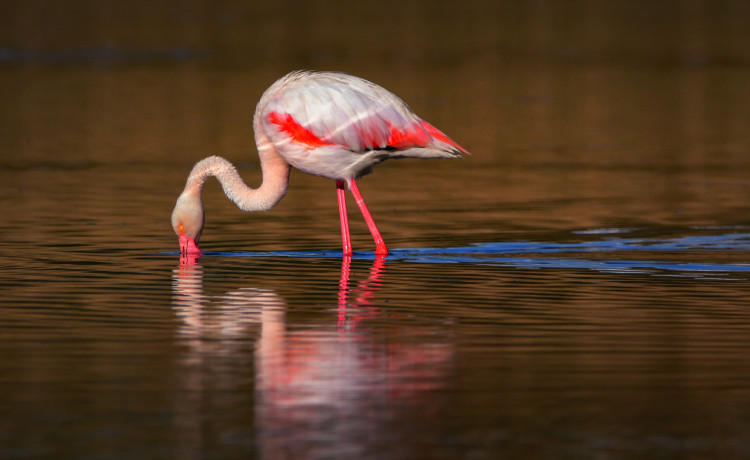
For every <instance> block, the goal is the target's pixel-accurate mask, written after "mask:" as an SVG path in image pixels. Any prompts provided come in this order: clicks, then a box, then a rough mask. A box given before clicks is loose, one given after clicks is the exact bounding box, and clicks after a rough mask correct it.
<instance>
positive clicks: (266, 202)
mask: <svg viewBox="0 0 750 460" xmlns="http://www.w3.org/2000/svg"><path fill="white" fill-rule="evenodd" d="M258 154H259V157H260V166H261V170H262V171H263V183H262V184H261V185H260V187H258V188H257V189H254V188H251V187H248V186H247V185H246V184H245V182H244V181H243V180H242V178H241V177H240V175H239V173H238V172H237V169H236V168H235V167H234V165H233V164H232V163H230V162H229V161H228V160H226V159H224V158H222V157H219V156H211V157H208V158H204V159H202V160H201V161H199V162H198V163H196V164H195V166H193V170H192V171H191V172H190V175H189V176H188V179H187V183H186V184H185V191H184V192H183V193H188V194H197V196H198V197H200V194H201V190H202V188H203V183H204V182H205V181H206V179H208V178H209V177H211V176H214V177H216V179H218V180H219V182H220V183H221V187H222V188H223V189H224V193H225V194H226V195H227V198H229V199H230V200H232V202H233V203H234V204H236V205H237V207H239V208H240V209H241V210H243V211H247V212H251V211H268V210H270V209H271V208H273V207H274V206H276V204H277V203H278V202H279V201H281V199H282V198H283V197H284V195H285V194H286V190H287V187H288V185H289V169H290V168H289V164H288V163H287V162H286V161H284V159H283V158H281V156H279V154H278V153H276V151H275V150H274V149H273V147H272V146H271V144H270V143H266V144H264V145H260V143H259V145H258Z"/></svg>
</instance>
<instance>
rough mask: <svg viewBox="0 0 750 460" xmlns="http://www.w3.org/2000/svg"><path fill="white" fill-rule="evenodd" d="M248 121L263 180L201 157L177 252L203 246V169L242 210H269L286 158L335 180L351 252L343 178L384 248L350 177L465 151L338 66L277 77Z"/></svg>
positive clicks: (186, 195) (280, 188)
mask: <svg viewBox="0 0 750 460" xmlns="http://www.w3.org/2000/svg"><path fill="white" fill-rule="evenodd" d="M253 128H254V129H255V141H256V143H257V145H258V156H259V157H260V165H261V169H262V170H263V183H262V184H261V186H260V187H259V188H257V189H252V188H250V187H248V186H247V185H245V183H244V182H243V181H242V178H241V177H240V176H239V174H238V173H237V170H236V169H235V168H234V166H233V165H232V164H231V163H229V162H228V161H227V160H225V159H224V158H221V157H217V156H212V157H208V158H205V159H203V160H201V161H199V162H198V163H197V164H196V165H195V166H194V167H193V170H192V171H191V172H190V176H188V179H187V183H186V185H185V190H184V191H183V192H182V194H181V195H180V197H179V198H178V199H177V204H176V205H175V208H174V211H173V212H172V227H173V228H174V231H175V233H176V234H177V235H178V236H179V240H180V251H181V253H182V254H183V255H186V256H192V257H195V256H199V255H200V254H201V251H200V249H199V248H198V244H197V243H198V240H199V239H200V236H201V232H202V230H203V205H202V204H201V188H202V187H203V183H204V182H205V180H206V179H207V178H208V177H209V176H215V177H216V178H217V179H218V180H219V182H221V185H222V187H223V188H224V192H225V193H226V195H227V197H229V199H230V200H232V201H233V202H234V203H235V204H236V205H237V206H238V207H239V208H240V209H242V210H243V211H268V210H270V209H271V208H273V207H274V206H276V204H277V203H278V202H279V201H280V200H281V198H282V197H283V196H284V194H285V193H286V190H287V186H288V180H289V170H290V165H291V166H294V167H295V168H297V169H299V170H301V171H304V172H306V173H309V174H314V175H318V176H324V177H328V178H331V179H334V180H335V181H336V190H337V196H338V201H339V217H340V219H341V236H342V239H343V248H344V255H351V253H352V245H351V238H350V236H349V224H348V219H347V214H346V204H345V190H344V184H345V183H346V184H347V185H348V186H349V189H350V190H351V191H352V194H353V195H354V198H355V200H356V202H357V205H359V208H360V210H361V211H362V215H363V216H364V218H365V221H366V222H367V226H368V227H369V229H370V233H372V237H373V239H374V240H375V246H376V249H375V252H376V254H382V255H385V254H388V249H387V248H386V246H385V242H384V241H383V238H382V237H381V236H380V232H379V231H378V228H377V226H376V225H375V221H374V220H373V218H372V215H371V214H370V211H369V210H368V209H367V206H366V205H365V202H364V200H363V199H362V195H361V194H360V192H359V189H358V188H357V184H356V182H355V179H356V178H358V177H361V176H363V175H365V174H368V173H369V172H371V170H372V167H373V166H374V165H376V164H378V163H381V162H383V161H385V160H387V159H389V158H406V157H412V158H459V157H460V156H461V154H464V153H468V152H467V151H466V150H465V149H464V148H463V147H461V146H460V145H458V144H457V143H456V142H454V141H453V140H451V139H450V138H449V137H448V136H446V135H445V134H443V133H442V132H441V131H439V130H438V129H437V128H435V127H434V126H432V125H431V124H429V123H427V122H426V121H424V120H422V119H420V118H419V117H418V116H417V115H416V114H415V113H414V112H412V111H411V109H409V107H408V106H407V105H406V104H405V103H404V102H403V101H402V100H401V99H399V98H398V97H396V96H395V95H394V94H392V93H390V92H389V91H387V90H386V89H384V88H381V87H380V86H378V85H375V84H374V83H371V82H369V81H367V80H363V79H361V78H358V77H354V76H351V75H347V74H344V73H337V72H310V71H298V72H292V73H290V74H288V75H287V76H285V77H283V78H281V79H280V80H278V81H277V82H276V83H274V84H273V85H271V87H270V88H268V90H266V92H265V93H264V94H263V96H262V97H261V99H260V102H259V103H258V106H257V108H256V110H255V117H254V119H253Z"/></svg>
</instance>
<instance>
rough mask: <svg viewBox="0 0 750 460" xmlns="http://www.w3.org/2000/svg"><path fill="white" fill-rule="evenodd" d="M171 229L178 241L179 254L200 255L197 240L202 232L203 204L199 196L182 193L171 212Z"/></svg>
mask: <svg viewBox="0 0 750 460" xmlns="http://www.w3.org/2000/svg"><path fill="white" fill-rule="evenodd" d="M172 229H173V230H174V232H175V234H176V235H177V237H178V238H179V240H180V253H181V254H182V255H184V256H199V255H201V254H202V252H201V250H200V248H199V247H198V240H200V238H201V233H202V232H203V203H201V199H200V195H198V194H194V193H188V192H183V193H182V195H180V197H179V198H177V203H176V204H175V206H174V210H173V211H172Z"/></svg>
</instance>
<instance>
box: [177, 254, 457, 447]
mask: <svg viewBox="0 0 750 460" xmlns="http://www.w3.org/2000/svg"><path fill="white" fill-rule="evenodd" d="M350 271H351V259H350V258H349V257H345V258H344V263H342V267H341V278H340V283H339V286H338V289H339V292H338V300H339V314H340V319H342V317H341V315H343V322H339V324H338V325H337V326H336V325H334V324H332V323H322V324H315V327H312V328H311V327H310V325H309V324H308V325H307V326H306V327H304V328H299V327H287V319H286V314H285V313H286V303H285V302H284V300H283V299H282V298H281V297H280V296H278V295H277V294H276V293H275V292H274V291H273V290H270V289H262V288H251V287H247V288H241V289H235V290H232V291H230V292H229V293H227V294H224V295H219V296H213V295H207V294H205V293H204V288H203V269H202V267H201V266H200V265H192V264H182V265H180V266H179V268H178V269H176V270H175V271H174V274H173V283H172V287H173V294H174V297H173V307H174V309H175V312H176V314H177V316H178V317H179V318H180V319H181V326H180V329H179V335H180V336H181V337H182V338H183V339H187V340H188V343H189V345H190V346H189V347H186V350H185V351H186V355H185V359H184V363H185V368H186V369H188V370H189V372H187V373H186V374H185V375H181V376H180V381H181V382H184V385H185V386H186V389H188V390H190V391H179V392H175V396H174V397H175V398H176V406H177V408H178V409H177V412H178V415H179V417H178V418H177V420H179V422H178V423H176V426H179V427H180V429H181V430H182V432H181V433H180V434H181V435H182V436H181V437H182V438H184V439H185V442H184V443H181V445H180V449H181V450H180V454H183V455H181V458H191V454H192V453H194V452H199V451H200V450H199V449H200V447H201V444H202V443H203V442H204V441H203V438H202V437H203V436H204V430H203V424H204V423H205V421H204V417H205V412H206V410H207V407H208V408H210V409H215V411H216V413H219V414H221V413H227V412H229V413H236V412H237V411H240V410H241V408H238V407H236V406H232V408H231V410H229V409H228V408H227V404H228V403H229V402H231V404H235V403H236V402H237V401H238V400H242V401H245V400H252V404H253V409H252V410H253V412H254V414H255V422H254V429H255V433H256V436H257V446H258V449H259V451H260V454H261V455H260V456H261V457H262V458H294V459H312V458H329V457H334V458H352V457H357V458H361V457H366V456H367V455H366V454H367V453H369V452H379V453H383V455H382V456H383V457H387V458H407V457H412V456H413V455H410V454H412V453H413V452H410V449H411V446H413V442H414V436H415V435H419V434H425V432H424V431H421V430H416V431H413V430H412V431H410V429H409V428H408V427H407V428H406V429H404V427H402V426H399V428H398V430H395V429H394V427H395V424H394V423H393V420H396V419H398V420H403V419H404V418H408V419H409V420H411V421H412V423H409V424H408V426H410V427H420V426H424V424H425V423H427V422H428V421H429V420H430V419H431V418H432V417H433V416H434V413H435V411H436V410H437V409H439V407H440V404H441V403H440V398H439V397H436V396H435V395H436V393H433V392H432V390H436V389H440V388H441V386H442V385H443V383H444V382H445V381H446V380H447V376H448V375H449V373H450V372H451V369H452V363H453V358H454V350H453V344H452V343H450V342H446V341H443V340H437V341H436V340H434V338H435V337H438V336H440V335H441V334H435V331H434V327H427V328H425V327H424V326H423V327H418V328H415V327H413V326H400V327H399V328H398V329H392V328H388V329H387V330H380V331H379V333H378V334H377V336H376V335H375V334H373V333H372V332H371V331H370V330H369V329H368V328H364V327H361V326H362V325H363V323H362V321H361V320H362V319H363V317H357V316H353V317H352V315H346V311H345V309H346V308H351V309H352V310H353V311H355V312H357V311H359V310H362V309H364V310H365V311H366V312H367V310H368V309H371V308H372V296H373V295H374V294H375V291H377V289H378V288H379V287H380V285H381V278H382V276H383V274H384V271H385V258H384V257H377V258H376V259H375V261H374V262H373V265H372V267H371V268H370V271H369V275H368V276H367V279H366V280H362V281H361V282H358V283H357V284H356V285H354V284H353V283H352V282H351V281H350V280H351V278H350ZM350 294H352V295H351V298H350ZM331 297H334V295H333V293H331ZM367 313H368V315H369V313H373V314H374V310H371V311H369V312H367ZM347 316H349V317H348V318H347ZM420 332H422V333H424V332H427V334H426V335H425V336H424V337H430V338H429V339H420V338H419V337H420V334H419V333H420ZM415 333H416V334H415ZM407 335H408V336H409V339H408V340H404V337H405V336H407ZM243 338H255V340H254V341H250V342H248V341H247V340H243ZM248 345H250V346H254V353H248V351H249V350H248V349H247V346H248ZM250 365H251V366H252V367H254V373H253V375H251V376H250V378H252V384H253V388H254V391H255V395H254V397H252V398H248V397H246V392H247V389H248V380H247V379H248V376H247V375H246V374H245V369H246V367H247V366H250ZM219 385H220V388H221V391H220V392H218V393H220V397H218V396H216V394H215V393H216V392H215V391H214V390H215V388H216V387H218V386H219ZM228 392H233V393H235V394H237V395H242V397H239V398H238V397H229V398H227V397H226V394H227V393H228ZM212 413H213V412H212ZM428 436H430V438H432V436H434V433H433V432H428ZM402 439H403V440H407V439H408V440H409V442H398V441H399V440H402ZM394 440H396V442H394ZM390 454H393V455H390ZM379 456H380V455H379Z"/></svg>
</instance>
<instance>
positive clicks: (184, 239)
mask: <svg viewBox="0 0 750 460" xmlns="http://www.w3.org/2000/svg"><path fill="white" fill-rule="evenodd" d="M180 254H182V255H183V256H193V257H197V256H200V255H201V254H203V252H202V251H201V248H199V247H198V243H196V242H195V240H194V239H192V238H190V237H189V236H187V235H186V234H184V233H182V234H180Z"/></svg>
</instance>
